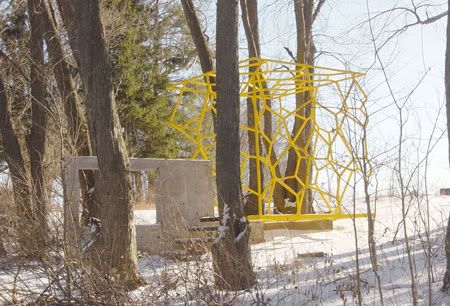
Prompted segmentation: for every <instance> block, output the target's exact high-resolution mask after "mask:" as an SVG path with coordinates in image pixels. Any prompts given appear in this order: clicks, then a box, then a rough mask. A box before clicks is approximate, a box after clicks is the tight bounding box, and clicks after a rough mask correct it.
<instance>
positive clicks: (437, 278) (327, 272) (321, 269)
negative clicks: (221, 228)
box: [0, 196, 450, 305]
mask: <svg viewBox="0 0 450 306" xmlns="http://www.w3.org/2000/svg"><path fill="white" fill-rule="evenodd" d="M418 200H419V201H420V202H421V203H420V204H417V202H418ZM428 204H429V205H428V206H429V211H430V218H429V220H430V235H429V237H430V240H431V263H432V269H431V280H432V283H431V288H432V300H431V303H430V304H431V305H443V304H444V305H450V294H448V293H442V292H441V291H440V287H441V284H442V276H443V273H444V270H445V264H446V262H445V256H444V235H445V225H446V222H447V217H448V215H449V212H450V197H445V196H431V197H430V199H429V203H428ZM406 205H407V208H408V207H409V210H408V211H407V213H408V216H407V235H408V239H409V240H408V241H409V243H410V246H411V252H412V259H413V265H414V277H415V278H414V281H415V282H416V283H417V287H418V297H419V301H418V303H419V305H427V304H429V303H428V294H429V293H428V269H427V267H428V265H427V257H426V256H427V252H426V251H427V233H426V231H425V226H424V224H426V221H427V216H426V210H427V201H426V198H425V197H419V198H416V199H407V202H406ZM408 205H410V206H408ZM357 207H358V208H359V209H361V210H363V208H364V204H363V201H362V200H361V201H359V202H358V204H357ZM376 207H377V209H376V224H375V240H376V244H377V255H378V258H377V259H378V266H379V267H378V274H379V276H380V280H381V283H380V287H381V291H382V295H383V299H384V305H412V298H411V296H412V295H411V275H410V270H409V264H408V263H409V261H408V257H407V253H406V248H405V239H404V231H403V224H402V222H401V221H402V209H401V201H400V200H399V199H398V198H393V197H385V198H380V199H378V201H377V203H376ZM419 208H420V209H419ZM135 215H136V220H137V221H136V222H139V223H141V224H142V223H148V222H150V223H151V222H153V221H154V218H155V214H154V211H137V212H136V214H135ZM424 222H425V223H424ZM355 226H356V232H357V241H358V255H359V265H360V286H361V292H362V297H363V304H364V305H381V302H380V294H379V292H378V284H377V279H376V277H375V274H374V273H373V271H372V268H371V262H370V256H369V250H368V242H367V241H368V240H367V234H368V230H367V220H365V219H357V220H356V221H355ZM265 238H266V242H264V243H260V244H256V245H252V247H251V250H252V258H253V264H254V270H255V272H256V275H257V280H258V285H257V286H256V288H255V289H254V290H251V291H247V292H241V293H224V292H218V291H217V290H215V289H214V287H213V286H212V284H213V277H212V268H211V259H210V256H209V255H207V254H206V255H204V256H202V257H201V258H199V259H197V260H194V261H190V262H175V261H172V260H169V259H165V258H161V257H158V256H150V257H141V258H139V267H140V270H141V272H142V274H143V275H144V277H145V278H146V280H147V282H148V285H146V286H144V287H142V288H139V289H138V290H135V291H133V292H132V293H131V296H132V298H133V299H134V300H135V301H136V303H139V304H165V305H175V304H179V305H185V304H193V305H203V304H205V303H206V304H208V303H209V304H214V303H219V304H220V303H221V302H223V303H225V302H228V303H229V304H232V305H249V304H252V303H254V304H255V305H346V304H349V305H352V304H356V301H357V300H356V251H355V249H356V247H355V240H356V239H355V228H354V227H353V222H352V220H351V219H346V220H338V221H335V223H334V230H332V231H320V232H317V231H316V232H313V231H295V230H271V231H266V232H265ZM308 253H311V254H312V253H316V255H323V256H321V257H310V256H308V255H307V254H308ZM30 270H33V271H34V272H36V267H35V266H33V265H28V266H24V267H23V268H22V269H21V270H20V271H18V270H17V269H16V267H15V263H14V261H12V260H11V259H6V260H3V261H2V262H0V303H2V302H4V301H2V296H3V298H4V299H5V297H6V294H4V293H2V292H5V290H6V288H9V289H11V288H13V286H14V278H16V285H17V287H18V288H19V289H20V288H22V289H20V290H23V284H22V283H25V284H27V285H28V287H30V288H32V289H33V290H35V291H36V292H39V290H43V289H45V288H46V287H47V284H48V280H47V279H45V277H41V278H40V277H38V276H36V275H39V274H38V273H34V274H31V273H30ZM32 275H33V277H32ZM40 275H43V273H41V274H40ZM17 279H19V280H23V281H24V282H20V281H19V282H18V281H17ZM2 287H3V289H2ZM20 290H16V291H17V292H18V293H19V294H18V295H19V296H20ZM24 292H25V291H24ZM258 303H259V304H258ZM264 303H266V304H264Z"/></svg>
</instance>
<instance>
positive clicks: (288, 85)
mask: <svg viewBox="0 0 450 306" xmlns="http://www.w3.org/2000/svg"><path fill="white" fill-rule="evenodd" d="M240 76H241V91H240V93H241V113H242V114H243V115H245V111H250V113H253V116H246V118H242V119H241V121H243V122H245V123H241V131H242V140H243V141H242V143H245V140H247V143H248V142H249V140H250V139H251V138H253V145H252V146H250V147H249V146H248V145H242V148H241V176H242V182H243V190H244V191H246V193H247V194H248V195H249V196H253V197H255V198H256V199H257V214H255V215H252V216H249V219H257V220H263V221H267V220H318V219H340V218H348V217H351V216H354V217H363V216H365V214H356V215H349V214H348V213H346V211H345V209H344V208H343V206H342V202H343V199H344V196H345V193H346V191H347V189H348V186H349V185H350V184H351V182H352V178H353V177H354V175H355V174H362V166H361V165H362V160H363V159H366V161H367V158H366V157H367V156H366V155H367V144H366V143H365V141H364V138H362V140H361V137H360V135H361V134H362V131H363V130H364V128H365V127H366V126H367V122H368V120H367V113H366V109H365V103H366V100H367V96H366V94H365V92H364V90H363V89H362V87H361V85H360V83H359V82H358V79H359V78H361V77H362V76H363V74H361V73H355V72H351V71H345V70H338V69H330V68H324V67H317V66H308V65H300V64H294V63H290V62H283V61H275V60H267V59H261V58H251V59H248V60H245V61H242V62H240ZM214 82H215V72H214V71H211V72H209V73H206V74H203V75H199V76H196V77H193V78H189V79H186V80H183V81H182V82H179V83H177V84H174V85H173V86H171V87H170V88H169V89H171V90H174V91H177V92H178V93H179V94H178V98H177V101H176V105H175V107H174V109H173V112H172V114H171V117H170V122H169V125H170V126H171V127H172V128H174V129H176V130H178V131H179V132H181V133H182V134H183V135H184V136H185V137H186V138H187V139H189V140H190V141H191V142H192V144H193V146H194V153H193V155H192V158H202V159H211V158H213V157H214V148H215V134H214V131H213V123H212V114H214V113H215V107H214V105H215V104H214V103H215V97H216V93H215V91H214V87H215V84H214ZM249 107H250V109H249ZM192 109H195V111H192ZM243 117H245V116H243ZM180 118H183V119H180ZM249 118H250V120H249ZM269 127H270V128H269ZM358 135H359V136H358ZM351 140H352V141H351ZM289 155H291V156H289ZM250 163H252V164H253V168H252V169H253V171H255V173H254V175H255V177H256V181H255V180H254V181H253V183H252V186H251V184H250V183H249V179H248V177H249V167H250V166H249V165H250ZM287 163H291V165H293V167H290V169H294V171H286V170H285V169H286V168H288V167H286V164H287ZM366 174H367V173H366ZM280 199H281V201H280ZM305 203H313V204H314V207H315V213H314V214H312V213H308V212H306V213H305V207H306V205H307V204H305ZM275 206H276V208H277V210H278V212H280V211H283V212H284V213H283V214H280V213H276V212H277V210H275V209H274V207H275ZM304 206H305V207H304Z"/></svg>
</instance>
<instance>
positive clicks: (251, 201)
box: [240, 0, 270, 216]
mask: <svg viewBox="0 0 450 306" xmlns="http://www.w3.org/2000/svg"><path fill="white" fill-rule="evenodd" d="M240 2H241V9H242V22H243V24H244V29H245V36H246V38H247V45H248V53H249V57H250V58H253V57H259V55H260V53H261V52H260V46H259V31H258V8H257V1H256V0H241V1H240ZM256 70H257V67H255V66H251V67H250V68H249V72H250V73H252V72H255V71H256ZM248 91H249V92H250V93H251V92H253V91H258V89H257V88H252V87H249V88H248ZM253 99H255V98H251V97H248V98H247V126H248V127H249V128H250V129H249V130H248V131H247V137H248V153H249V155H250V156H256V144H257V142H258V147H259V148H260V149H259V150H260V152H261V153H262V149H263V147H262V143H261V137H260V136H259V132H256V129H258V130H259V129H260V127H259V125H260V123H259V122H256V120H255V112H256V113H259V112H260V111H261V106H260V104H261V102H260V100H259V99H256V101H253ZM254 103H255V104H256V108H255V105H254ZM269 114H270V113H269ZM261 153H259V155H262V154H261ZM248 163H249V168H248V169H249V183H248V187H249V188H250V189H251V190H253V191H255V192H258V193H260V190H258V185H259V186H260V188H261V190H262V189H263V186H264V177H263V169H262V164H261V162H260V161H259V160H257V159H255V158H250V159H249V160H248ZM258 178H259V182H258ZM258 200H259V198H258V196H257V195H256V194H254V193H249V195H248V196H247V198H246V201H245V203H244V211H245V214H246V215H247V216H248V215H257V214H258V212H259V209H258V202H259V201H258Z"/></svg>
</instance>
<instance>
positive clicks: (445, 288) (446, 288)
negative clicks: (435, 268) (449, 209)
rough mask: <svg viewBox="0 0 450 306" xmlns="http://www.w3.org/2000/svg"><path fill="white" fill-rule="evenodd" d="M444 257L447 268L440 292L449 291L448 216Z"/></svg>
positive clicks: (449, 242)
mask: <svg viewBox="0 0 450 306" xmlns="http://www.w3.org/2000/svg"><path fill="white" fill-rule="evenodd" d="M445 257H446V258H447V268H446V269H445V274H444V281H443V286H442V290H443V291H449V290H450V215H449V216H448V222H447V231H446V234H445Z"/></svg>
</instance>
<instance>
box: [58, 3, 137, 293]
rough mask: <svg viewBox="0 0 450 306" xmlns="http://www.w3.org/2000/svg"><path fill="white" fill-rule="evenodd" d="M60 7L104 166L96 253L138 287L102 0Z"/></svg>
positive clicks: (115, 276)
mask: <svg viewBox="0 0 450 306" xmlns="http://www.w3.org/2000/svg"><path fill="white" fill-rule="evenodd" d="M60 8H61V11H62V12H63V15H64V16H65V22H66V27H68V33H69V36H72V37H71V38H70V39H71V40H72V42H74V43H75V44H72V47H75V49H73V50H72V51H73V52H74V54H75V58H77V59H78V61H79V69H80V75H81V78H82V81H83V85H84V88H85V90H86V108H87V110H88V113H90V114H91V115H90V116H88V120H90V121H91V122H90V124H89V127H90V128H93V129H94V130H93V131H92V132H93V134H94V135H95V138H94V142H95V147H96V150H97V158H98V166H99V171H98V175H97V178H96V192H95V200H96V202H97V203H98V205H99V206H100V219H101V229H100V234H99V236H98V238H97V240H96V241H95V242H94V245H93V246H92V248H93V249H92V250H91V252H90V253H91V255H92V259H93V263H94V265H95V266H96V267H97V268H98V269H99V270H100V271H101V272H102V274H103V275H105V276H107V277H109V278H110V281H113V282H114V283H116V284H118V285H119V286H122V287H125V288H127V289H131V288H136V287H137V286H139V285H141V284H142V283H143V279H142V277H141V276H140V274H139V270H138V267H137V250H136V233H135V227H134V223H133V211H132V202H131V198H132V192H131V183H130V175H129V173H128V167H129V159H128V155H127V152H126V150H125V144H124V141H123V138H122V135H121V132H120V123H119V118H118V114H117V109H116V105H115V101H114V96H113V86H112V75H111V67H110V63H109V61H108V57H107V50H106V47H105V40H104V32H103V27H102V22H101V17H100V6H99V1H98V0H89V1H87V0H86V1H60Z"/></svg>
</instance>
